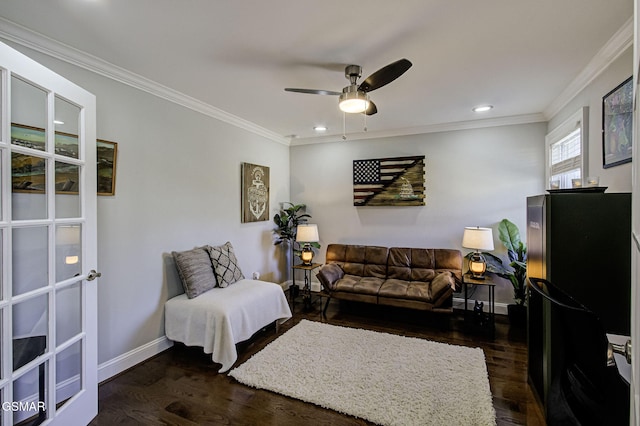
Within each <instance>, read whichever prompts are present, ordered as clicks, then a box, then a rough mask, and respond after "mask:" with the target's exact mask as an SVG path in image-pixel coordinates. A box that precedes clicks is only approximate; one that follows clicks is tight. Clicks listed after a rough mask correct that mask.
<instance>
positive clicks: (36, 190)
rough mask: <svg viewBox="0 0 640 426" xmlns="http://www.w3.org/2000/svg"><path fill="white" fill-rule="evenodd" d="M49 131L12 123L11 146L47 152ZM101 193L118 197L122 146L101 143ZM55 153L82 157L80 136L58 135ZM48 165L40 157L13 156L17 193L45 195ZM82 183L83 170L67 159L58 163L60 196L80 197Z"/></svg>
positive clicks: (99, 154) (99, 156) (99, 178)
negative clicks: (46, 145) (81, 174)
mask: <svg viewBox="0 0 640 426" xmlns="http://www.w3.org/2000/svg"><path fill="white" fill-rule="evenodd" d="M45 136H46V135H45V130H44V129H41V128H38V127H32V126H25V125H22V124H16V123H12V124H11V143H12V144H13V145H17V146H23V147H26V148H30V149H33V150H36V151H45V144H46V138H45ZM96 143H97V148H96V149H97V173H98V183H97V194H98V195H114V194H115V182H116V179H115V177H116V158H117V152H118V144H117V143H115V142H109V141H105V140H101V139H98V140H97V142H96ZM55 153H56V154H57V155H60V156H63V157H69V158H73V159H77V158H79V152H78V136H77V135H72V134H70V133H64V132H56V133H55ZM45 171H46V162H45V160H44V158H43V157H39V156H38V155H28V154H22V153H18V152H13V153H12V155H11V186H12V190H13V192H16V193H32V194H43V193H44V192H45V188H46V173H45ZM79 182H80V167H79V166H78V165H76V164H71V163H67V162H65V161H64V158H61V159H60V160H56V162H55V190H56V193H57V194H65V193H68V194H77V193H78V184H79Z"/></svg>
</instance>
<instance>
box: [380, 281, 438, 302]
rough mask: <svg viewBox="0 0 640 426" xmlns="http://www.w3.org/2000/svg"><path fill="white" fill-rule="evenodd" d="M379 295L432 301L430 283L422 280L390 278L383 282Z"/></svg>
mask: <svg viewBox="0 0 640 426" xmlns="http://www.w3.org/2000/svg"><path fill="white" fill-rule="evenodd" d="M378 295H379V296H380V297H382V298H395V299H408V300H419V301H422V302H430V301H431V299H430V298H429V283H425V282H421V281H406V280H399V279H396V278H390V279H388V280H386V281H385V282H384V284H382V287H380V292H379V293H378Z"/></svg>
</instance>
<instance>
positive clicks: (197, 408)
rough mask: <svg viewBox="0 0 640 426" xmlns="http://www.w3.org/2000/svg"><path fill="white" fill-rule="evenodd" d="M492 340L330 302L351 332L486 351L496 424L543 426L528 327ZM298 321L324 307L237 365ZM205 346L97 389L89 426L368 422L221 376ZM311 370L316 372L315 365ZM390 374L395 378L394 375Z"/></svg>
mask: <svg viewBox="0 0 640 426" xmlns="http://www.w3.org/2000/svg"><path fill="white" fill-rule="evenodd" d="M497 318H498V319H497V324H496V335H495V338H491V337H490V336H487V335H484V334H482V333H477V332H469V331H465V329H464V327H463V324H464V323H463V316H462V313H461V312H458V311H456V313H454V315H437V314H425V313H423V312H417V311H407V310H401V309H389V308H382V307H378V306H373V305H361V304H355V303H339V302H338V301H332V302H331V304H330V306H329V309H328V311H327V317H326V319H325V320H324V321H326V322H328V323H330V324H334V325H343V326H349V327H359V328H367V329H371V330H377V331H383V332H388V333H395V334H403V335H407V336H412V337H421V338H425V339H430V340H434V341H438V342H444V343H450V344H456V345H465V346H473V347H480V348H482V349H483V350H484V353H485V358H486V361H487V368H488V372H489V382H490V386H491V391H492V393H493V403H494V407H495V409H496V414H497V423H498V425H544V423H545V422H544V419H543V415H542V412H541V409H540V407H539V405H538V403H537V402H536V400H535V398H534V396H533V394H532V391H531V389H530V387H529V385H528V384H527V378H526V375H527V348H526V332H525V330H524V328H514V327H511V326H510V325H509V324H508V321H507V319H506V317H503V316H500V315H498V316H497ZM301 319H309V320H313V321H322V317H321V314H320V305H319V303H318V304H316V306H315V309H314V310H312V311H310V312H303V310H302V306H301V303H297V304H296V306H295V309H294V316H293V318H292V319H291V320H289V321H287V322H286V323H285V324H282V325H281V326H280V327H279V329H278V331H277V333H276V330H275V327H270V328H268V329H266V330H264V331H262V332H260V333H258V334H257V335H256V336H254V337H253V338H252V339H251V340H250V341H249V342H247V343H244V344H241V345H239V348H238V350H239V358H238V362H237V363H236V365H239V364H240V363H242V362H244V361H246V360H247V359H248V358H249V357H251V355H253V354H254V353H256V352H258V351H259V350H260V349H262V348H264V346H265V345H267V344H268V343H269V342H271V341H273V340H274V339H275V338H277V336H278V335H280V334H282V333H284V332H285V331H287V330H288V329H290V328H291V327H293V326H294V325H295V324H297V323H298V322H299V321H300V320H301ZM218 367H219V365H216V364H214V363H213V362H212V361H211V357H210V356H209V355H205V354H204V353H203V351H202V349H201V348H193V347H185V346H184V345H181V344H176V345H175V346H174V347H172V348H171V349H169V350H167V351H164V352H163V353H161V354H159V355H157V356H155V357H153V358H151V359H149V360H147V361H145V362H144V363H142V364H140V365H138V366H136V367H134V368H132V369H129V370H127V371H126V372H124V373H122V374H120V375H118V376H116V377H115V378H112V379H111V380H109V381H107V382H105V383H103V384H101V385H100V387H99V413H98V416H97V417H96V418H95V419H94V420H93V421H92V422H91V424H92V425H103V426H106V425H109V426H110V425H115V424H122V425H140V424H142V425H146V424H149V425H278V426H282V425H296V426H298V425H303V424H309V425H314V426H315V425H368V424H370V423H369V422H367V421H364V420H361V419H356V418H354V417H351V416H347V415H344V414H340V413H337V412H335V411H332V410H328V409H324V408H321V407H318V406H315V405H312V404H308V403H304V402H301V401H298V400H295V399H292V398H288V397H285V396H281V395H278V394H275V393H271V392H268V391H264V390H260V389H253V388H250V387H247V386H244V385H241V384H239V383H237V382H235V380H234V379H232V378H231V377H228V376H227V375H226V374H218V373H217V369H218ZM310 368H313V367H310ZM390 374H392V372H390Z"/></svg>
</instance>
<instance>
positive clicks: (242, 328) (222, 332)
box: [165, 279, 291, 373]
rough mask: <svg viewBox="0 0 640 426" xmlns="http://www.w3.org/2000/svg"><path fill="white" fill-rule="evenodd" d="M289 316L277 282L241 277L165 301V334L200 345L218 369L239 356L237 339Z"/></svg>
mask: <svg viewBox="0 0 640 426" xmlns="http://www.w3.org/2000/svg"><path fill="white" fill-rule="evenodd" d="M289 318H291V310H290V309H289V303H288V302H287V298H286V296H285V295H284V292H283V291H282V287H280V286H279V285H278V284H274V283H269V282H265V281H258V280H248V279H244V280H240V281H238V282H236V283H234V284H231V285H230V286H229V287H225V288H219V287H216V288H213V289H211V290H209V291H207V292H206V293H203V294H201V295H200V296H198V297H196V298H194V299H188V298H187V295H186V294H181V295H179V296H176V297H174V298H172V299H170V300H168V301H167V302H166V304H165V332H166V335H167V338H169V339H171V340H173V341H177V342H182V343H184V344H185V345H188V346H201V347H203V348H204V352H205V353H207V354H211V359H212V360H213V361H214V362H217V363H220V364H222V367H221V368H220V372H221V373H223V372H226V371H227V370H229V369H230V368H231V367H232V366H233V364H234V363H235V362H236V360H237V358H238V354H237V352H236V343H239V342H242V341H245V340H247V339H249V338H250V337H251V336H253V334H254V333H256V332H257V331H259V330H260V329H261V328H263V327H265V326H266V325H269V324H271V323H272V322H274V321H276V320H277V321H278V322H279V323H282V322H284V321H286V320H287V319H289Z"/></svg>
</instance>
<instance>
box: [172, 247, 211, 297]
mask: <svg viewBox="0 0 640 426" xmlns="http://www.w3.org/2000/svg"><path fill="white" fill-rule="evenodd" d="M171 255H172V256H173V260H174V261H175V263H176V269H178V275H180V281H182V287H183V288H184V292H185V293H186V295H187V297H188V298H189V299H193V298H194V297H197V296H199V295H200V294H202V293H204V292H205V291H208V290H211V289H212V288H214V287H215V286H216V276H215V275H214V272H213V265H212V264H211V259H210V258H209V254H208V253H207V251H206V248H205V247H198V248H194V249H193V250H187V251H181V252H177V251H174V252H171Z"/></svg>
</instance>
